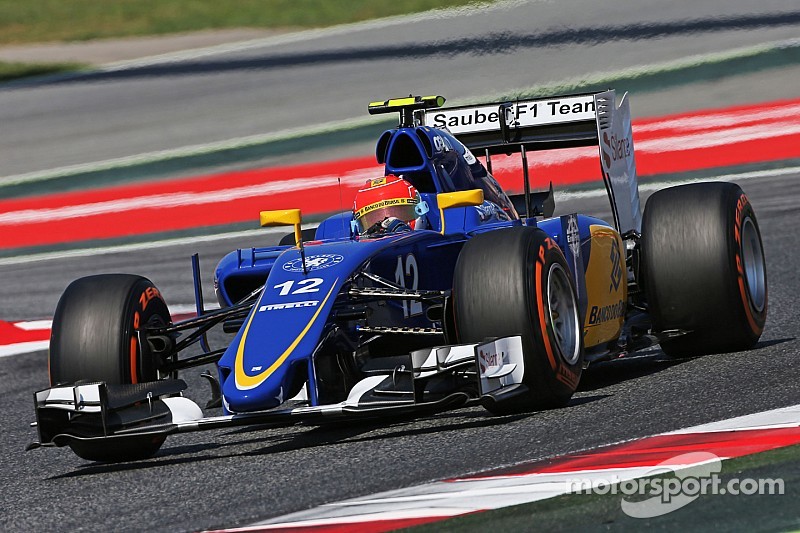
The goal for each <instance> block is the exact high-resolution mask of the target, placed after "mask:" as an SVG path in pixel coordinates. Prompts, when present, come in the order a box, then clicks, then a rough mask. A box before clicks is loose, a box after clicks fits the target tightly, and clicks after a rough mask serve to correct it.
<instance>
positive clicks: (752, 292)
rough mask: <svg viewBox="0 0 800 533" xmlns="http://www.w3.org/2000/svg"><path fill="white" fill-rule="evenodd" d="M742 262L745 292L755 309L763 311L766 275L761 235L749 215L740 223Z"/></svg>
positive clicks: (765, 295) (765, 298)
mask: <svg viewBox="0 0 800 533" xmlns="http://www.w3.org/2000/svg"><path fill="white" fill-rule="evenodd" d="M742 263H743V265H742V266H743V268H744V277H745V281H746V282H747V294H748V296H749V297H750V303H752V304H753V307H755V309H756V311H759V312H761V311H763V310H764V305H765V304H766V300H767V276H766V271H765V269H764V254H763V252H762V249H761V236H760V235H759V234H758V230H757V229H756V225H755V224H754V223H753V220H752V219H751V218H750V217H747V218H745V219H744V222H743V223H742Z"/></svg>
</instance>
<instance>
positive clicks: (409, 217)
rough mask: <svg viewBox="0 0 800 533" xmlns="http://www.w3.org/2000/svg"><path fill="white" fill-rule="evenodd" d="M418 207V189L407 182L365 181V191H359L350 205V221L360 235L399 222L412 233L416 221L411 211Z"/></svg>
mask: <svg viewBox="0 0 800 533" xmlns="http://www.w3.org/2000/svg"><path fill="white" fill-rule="evenodd" d="M418 203H419V194H417V189H416V188H414V186H413V185H411V184H410V183H408V182H407V181H406V180H404V179H402V178H400V177H398V176H395V175H393V174H389V175H388V176H384V177H382V178H375V179H371V180H368V181H367V184H366V187H364V188H363V189H359V191H358V193H356V199H355V202H354V203H353V218H354V219H355V221H356V224H357V225H358V232H359V233H364V232H365V231H367V230H368V229H370V228H371V227H372V226H374V225H375V224H377V223H378V222H383V221H384V220H386V219H398V220H400V221H402V222H404V223H405V224H408V225H409V226H410V227H411V229H414V224H415V221H416V218H417V213H416V211H415V209H414V208H415V207H416V205H417V204H418Z"/></svg>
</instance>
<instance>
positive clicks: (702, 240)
mask: <svg viewBox="0 0 800 533" xmlns="http://www.w3.org/2000/svg"><path fill="white" fill-rule="evenodd" d="M641 244H642V263H643V267H644V281H645V293H646V295H647V300H648V305H649V309H650V314H651V316H652V318H653V327H654V329H655V330H656V331H658V332H662V331H668V330H687V331H690V333H688V334H686V335H683V336H681V337H676V338H674V339H670V340H664V341H662V342H661V348H662V349H663V351H664V353H666V354H667V355H670V356H694V355H703V354H708V353H719V352H730V351H741V350H747V349H749V348H752V347H753V346H754V345H755V344H756V342H758V339H759V337H760V336H761V333H762V331H763V329H764V322H765V321H766V318H767V303H768V298H767V273H766V263H765V260H764V249H763V245H762V243H761V234H760V231H759V229H758V221H757V220H756V216H755V213H754V212H753V208H752V206H751V205H750V202H749V200H748V199H747V196H746V195H745V194H744V192H742V189H741V188H739V186H738V185H736V184H733V183H694V184H690V185H681V186H678V187H670V188H668V189H663V190H660V191H658V192H656V193H654V194H653V195H652V196H651V197H650V198H649V199H648V201H647V205H646V208H645V212H644V218H643V221H642V242H641Z"/></svg>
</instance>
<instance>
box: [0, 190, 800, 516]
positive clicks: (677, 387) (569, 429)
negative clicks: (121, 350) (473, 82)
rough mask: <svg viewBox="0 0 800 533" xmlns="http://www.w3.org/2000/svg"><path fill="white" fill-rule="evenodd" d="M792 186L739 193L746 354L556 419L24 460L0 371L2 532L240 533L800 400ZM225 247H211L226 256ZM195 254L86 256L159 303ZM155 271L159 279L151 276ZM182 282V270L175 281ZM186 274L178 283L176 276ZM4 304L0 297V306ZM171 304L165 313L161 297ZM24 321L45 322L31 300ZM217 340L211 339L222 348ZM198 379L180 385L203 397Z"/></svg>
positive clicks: (624, 369) (423, 425)
mask: <svg viewBox="0 0 800 533" xmlns="http://www.w3.org/2000/svg"><path fill="white" fill-rule="evenodd" d="M798 178H800V176H798V175H792V176H788V177H787V176H784V177H778V178H760V179H752V180H746V181H742V183H741V185H742V186H743V188H744V190H745V192H746V193H747V194H748V196H749V197H750V199H751V201H752V203H753V205H754V206H755V208H756V213H757V216H758V219H759V223H760V226H761V231H762V234H763V238H764V246H765V251H766V256H767V262H768V276H769V290H770V304H769V305H770V314H769V318H768V322H767V326H766V329H765V332H764V335H763V336H762V339H761V341H760V342H759V344H758V346H757V347H756V348H755V349H754V350H752V351H749V352H741V353H732V354H719V355H709V356H706V357H702V358H697V359H685V360H668V359H666V358H665V357H664V356H663V354H662V353H661V352H660V351H658V350H657V349H653V350H651V351H649V352H645V353H643V354H641V355H638V356H636V357H631V358H629V359H621V360H617V361H614V362H610V363H604V364H601V365H598V366H597V367H595V368H593V369H590V371H589V372H588V373H586V374H585V377H584V379H583V380H582V384H581V387H580V392H579V393H578V394H577V395H576V396H575V397H574V399H573V400H572V402H571V405H570V406H568V407H566V408H564V409H557V410H553V411H547V412H540V413H535V414H531V415H526V416H509V417H493V416H490V415H489V414H488V413H487V412H485V411H483V410H482V409H481V408H474V409H465V410H459V411H453V412H450V413H445V414H443V415H439V416H436V417H430V418H425V419H421V420H416V421H386V422H385V423H382V424H379V425H337V427H332V428H326V427H322V428H313V427H295V428H266V427H256V428H248V429H238V430H232V431H213V432H205V433H196V434H187V435H180V436H175V437H170V438H169V439H168V440H167V443H166V444H165V445H164V447H163V448H162V450H161V452H160V453H159V454H158V455H157V456H156V457H154V458H152V459H150V460H146V461H141V462H136V463H123V464H119V465H100V464H96V463H91V462H87V461H83V460H81V459H79V458H77V457H76V456H74V455H73V454H72V453H71V452H70V451H69V450H67V449H58V450H38V451H33V452H27V453H24V452H23V451H22V450H23V448H24V446H25V445H26V444H27V443H28V442H30V441H31V440H32V439H33V438H34V430H33V429H31V428H29V427H27V424H28V422H30V421H31V420H32V419H33V407H32V401H31V395H32V392H33V391H34V390H37V389H40V388H44V387H46V386H47V373H46V354H45V353H44V352H36V353H32V354H26V355H17V356H11V357H6V358H2V359H0V397H2V398H4V401H5V406H4V409H2V410H0V425H1V426H2V427H3V432H2V435H1V436H0V442H2V449H3V454H2V456H1V457H2V459H0V460H1V461H2V467H0V487H2V489H0V490H1V491H2V511H0V513H1V514H0V523H2V524H3V527H4V529H6V530H80V529H87V530H94V529H96V528H97V527H98V524H102V527H103V528H104V529H110V530H124V531H136V530H164V531H183V530H187V531H189V530H198V529H203V528H214V527H222V526H232V525H236V524H239V525H244V524H247V523H251V522H253V521H256V520H260V519H266V518H270V517H275V516H279V515H281V514H285V513H288V512H292V511H298V510H302V509H305V508H308V507H310V506H314V505H317V504H321V503H324V502H330V501H334V500H339V499H344V498H348V497H355V496H359V495H366V494H370V493H373V492H377V491H382V490H388V489H393V488H400V487H404V486H408V485H412V484H417V483H421V482H425V481H431V480H435V479H441V478H446V477H452V476H456V475H463V474H465V473H467V472H474V471H479V470H483V469H488V468H492V467H497V466H502V465H509V464H513V463H517V462H521V461H526V460H533V459H539V458H545V457H548V456H553V455H558V454H563V453H566V452H571V451H577V450H581V449H586V448H591V447H594V446H599V445H602V444H607V443H611V442H616V441H621V440H627V439H631V438H636V437H641V436H646V435H651V434H655V433H660V432H664V431H669V430H674V429H678V428H682V427H686V426H690V425H694V424H700V423H704V422H710V421H713V420H718V419H723V418H728V417H732V416H738V415H743V414H748V413H753V412H757V411H761V410H766V409H772V408H777V407H784V406H788V405H792V404H796V403H798V401H800V370H799V367H798V365H797V364H796V361H797V355H798V352H800V342H798V337H800V325H798V321H797V314H796V312H795V311H794V309H795V308H796V305H797V298H796V293H797V276H796V270H795V265H796V263H797V260H798V257H797V249H798V248H799V247H800V234H798V233H797V232H794V231H791V228H792V227H793V226H794V225H795V222H796V204H797V201H798V192H797V187H796V180H797V179H798ZM606 202H607V200H606V199H605V198H601V197H596V198H589V199H579V200H572V201H565V202H561V204H560V205H559V207H558V212H572V211H577V210H580V211H584V212H588V213H594V214H598V215H604V214H607V212H608V209H607V207H606ZM232 246H235V244H234V243H231V242H219V243H216V244H214V245H213V246H208V247H207V248H206V249H205V250H204V252H205V253H206V254H207V255H210V256H211V255H217V256H219V255H220V254H222V253H224V252H225V251H226V250H228V249H229V248H230V247H232ZM191 251H192V250H191V249H189V247H187V248H176V249H174V250H169V251H164V252H159V253H158V254H156V255H155V257H149V254H147V255H144V254H119V255H108V256H103V257H101V258H99V260H100V261H101V263H102V265H100V266H98V267H96V270H98V271H108V270H116V269H123V270H126V271H135V272H142V273H146V274H148V275H150V276H151V277H152V278H153V280H154V281H155V282H156V283H157V284H158V285H160V287H161V289H162V290H163V292H164V293H165V295H166V297H167V299H168V300H170V299H172V298H173V296H177V295H181V294H183V293H182V292H181V291H182V290H183V289H181V288H180V287H178V286H177V285H176V284H181V285H182V286H184V289H185V284H186V283H188V279H177V278H175V277H174V274H173V271H174V270H175V265H176V264H177V262H178V261H179V260H180V259H181V258H184V257H186V256H187V255H188V254H189V253H190V252H191ZM153 262H155V263H157V264H158V266H157V267H153V266H148V265H152V264H153ZM87 267H88V261H87V260H86V259H75V260H62V261H57V262H51V263H49V264H27V265H16V266H5V267H0V276H2V277H3V279H6V280H14V281H15V285H18V289H15V291H16V290H19V294H25V293H26V292H27V291H31V292H37V293H39V292H40V291H43V292H45V293H52V294H57V293H59V292H60V290H61V288H62V287H63V286H64V285H65V284H66V283H67V282H68V281H69V280H71V279H72V278H74V277H76V276H78V275H81V274H86V273H89V271H90V270H92V269H87ZM181 271H182V272H184V274H187V273H188V269H183V270H181ZM185 277H188V276H185ZM4 301H5V298H4ZM173 301H175V300H173ZM28 310H29V312H30V313H32V316H37V315H38V316H44V315H46V314H47V313H50V312H51V303H50V302H49V301H47V299H42V303H41V304H39V305H37V306H33V305H31V306H29V308H28ZM225 338H227V337H226V336H224V335H220V336H216V337H214V338H213V341H215V342H218V343H219V342H224V340H225ZM199 372H200V370H199V369H198V370H195V371H192V372H188V373H186V375H185V377H186V379H187V380H188V381H190V383H191V384H192V386H193V387H194V390H193V391H192V394H191V395H192V396H193V397H194V398H196V399H198V400H203V399H204V398H207V392H206V391H205V389H204V388H203V387H204V386H205V385H203V384H202V383H198V381H199V380H198V378H197V377H196V376H197V375H198V374H199Z"/></svg>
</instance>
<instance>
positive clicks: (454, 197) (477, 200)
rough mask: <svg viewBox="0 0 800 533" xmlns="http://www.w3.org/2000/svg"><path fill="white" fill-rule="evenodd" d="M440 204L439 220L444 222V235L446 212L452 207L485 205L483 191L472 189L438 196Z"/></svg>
mask: <svg viewBox="0 0 800 533" xmlns="http://www.w3.org/2000/svg"><path fill="white" fill-rule="evenodd" d="M436 203H437V204H439V218H440V219H441V221H442V231H441V234H442V235H444V210H445V209H450V208H451V207H468V206H476V205H481V204H483V190H482V189H471V190H469V191H456V192H443V193H441V194H437V195H436Z"/></svg>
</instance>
